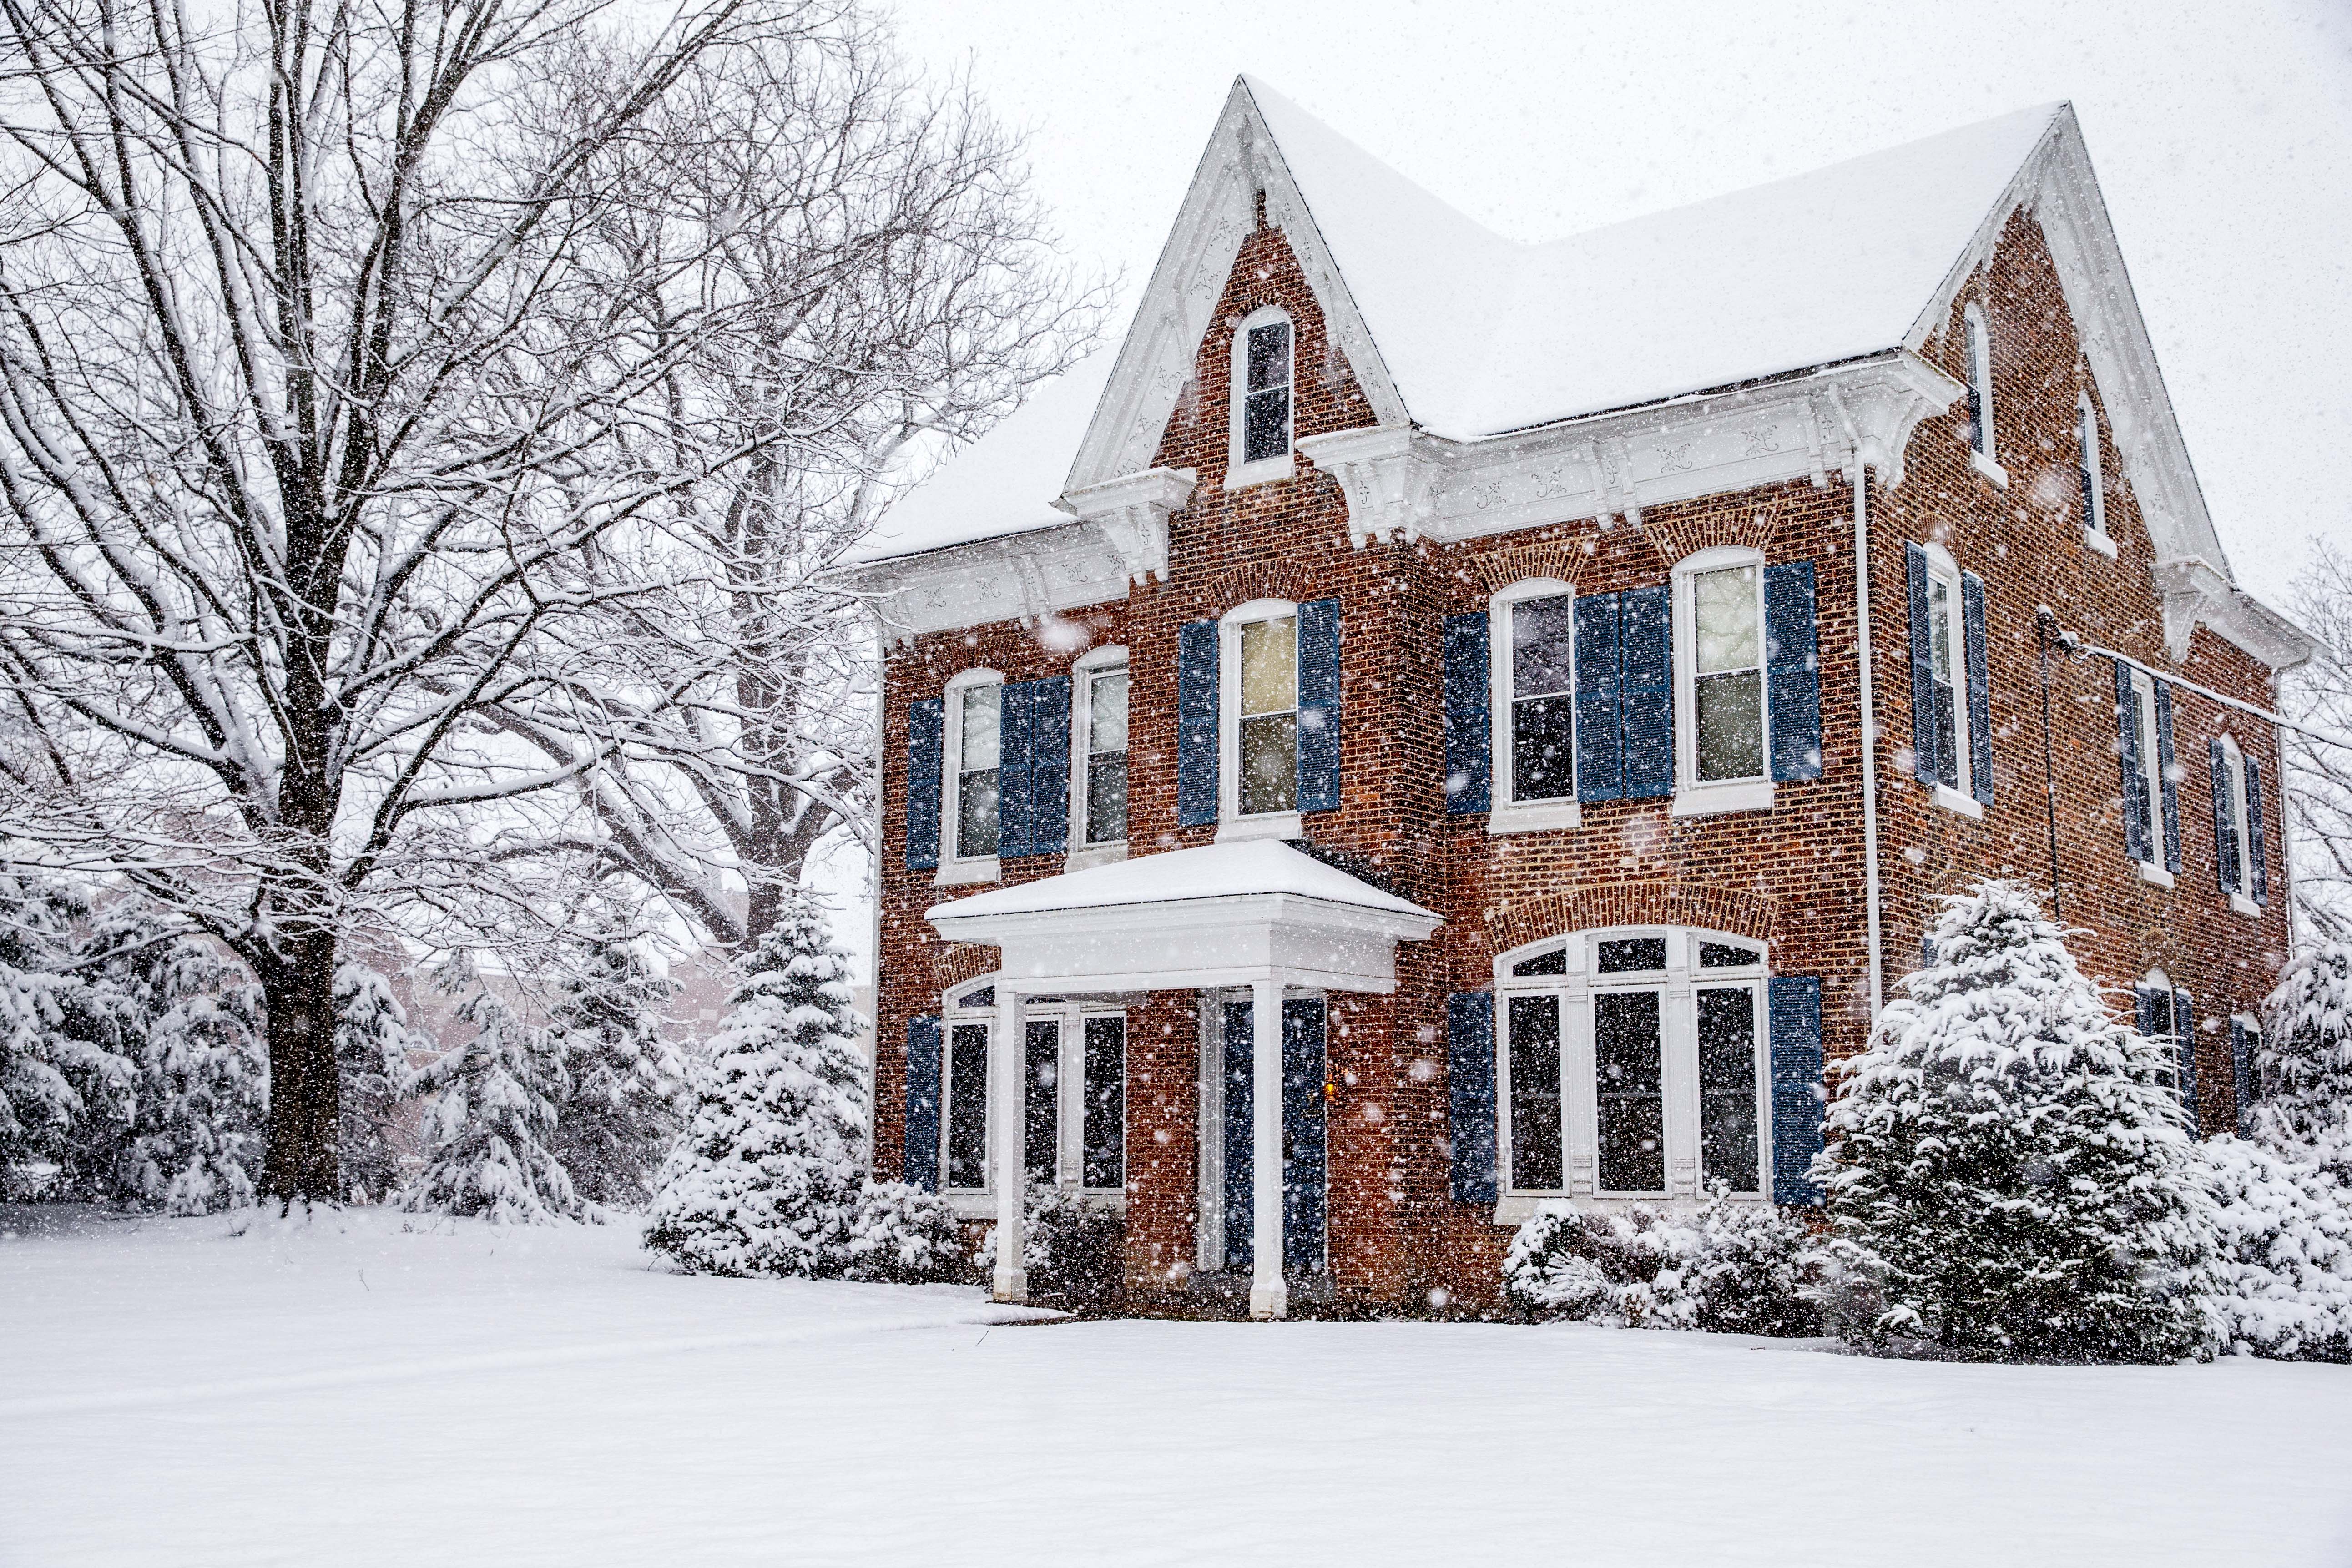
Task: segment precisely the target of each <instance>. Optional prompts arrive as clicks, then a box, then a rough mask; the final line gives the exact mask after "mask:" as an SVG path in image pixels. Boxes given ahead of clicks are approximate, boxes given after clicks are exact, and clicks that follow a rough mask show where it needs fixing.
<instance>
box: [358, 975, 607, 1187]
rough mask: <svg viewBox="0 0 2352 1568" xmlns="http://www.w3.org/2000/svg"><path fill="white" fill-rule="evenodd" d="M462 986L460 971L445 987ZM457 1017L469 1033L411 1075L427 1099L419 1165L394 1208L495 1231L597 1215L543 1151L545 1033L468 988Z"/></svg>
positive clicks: (547, 1114)
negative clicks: (482, 1223)
mask: <svg viewBox="0 0 2352 1568" xmlns="http://www.w3.org/2000/svg"><path fill="white" fill-rule="evenodd" d="M467 978H470V975H469V973H468V972H467V971H466V970H465V969H464V968H462V967H461V968H460V969H459V970H457V972H456V973H454V974H453V975H452V977H451V983H452V984H462V983H463V981H464V980H465V979H467ZM457 1016H458V1017H459V1018H460V1019H462V1020H463V1021H465V1022H467V1023H469V1024H472V1025H473V1026H475V1029H476V1033H475V1036H474V1037H473V1038H472V1039H471V1040H468V1041H467V1042H466V1043H465V1044H463V1045H460V1046H456V1047H451V1048H450V1049H449V1050H447V1051H445V1052H443V1053H442V1055H441V1056H440V1057H439V1058H436V1060H435V1061H433V1062H432V1063H431V1064H429V1065H428V1066H426V1067H425V1069H424V1070H423V1071H422V1072H420V1073H419V1074H418V1075H417V1078H416V1088H417V1089H418V1090H420V1091H421V1092H423V1093H425V1094H428V1095H431V1096H432V1097H433V1099H432V1101H431V1103H430V1104H429V1105H428V1106H427V1107H426V1110H425V1168H424V1169H423V1170H422V1171H420V1172H418V1173H417V1174H416V1176H415V1178H414V1179H413V1180H412V1181H410V1182H409V1184H407V1185H406V1186H405V1187H404V1188H402V1189H401V1192H400V1195H399V1198H398V1200H397V1202H398V1205H399V1206H400V1207H402V1208H404V1209H408V1210H411V1211H414V1212H416V1213H420V1214H450V1215H479V1216H481V1217H482V1218H485V1219H489V1220H494V1221H496V1222H498V1223H499V1224H501V1225H551V1224H553V1223H554V1222H555V1221H557V1220H559V1219H566V1218H593V1217H600V1216H599V1215H597V1214H596V1212H595V1211H594V1210H593V1209H591V1208H589V1207H588V1206H587V1205H583V1203H582V1202H581V1200H580V1194H578V1193H577V1192H576V1191H575V1190H574V1189H573V1187H572V1178H571V1176H570V1175H569V1174H568V1173H566V1172H565V1171H564V1169H563V1163H562V1161H560V1160H558V1159H557V1158H556V1157H555V1152H554V1151H553V1150H552V1149H551V1147H550V1142H551V1140H552V1138H553V1136H554V1133H555V1102H556V1099H557V1097H558V1096H559V1095H561V1094H562V1091H563V1064H562V1060H561V1059H560V1058H558V1057H557V1056H556V1054H555V1051H554V1049H553V1047H551V1046H550V1045H549V1043H548V1040H547V1036H546V1034H545V1032H544V1031H543V1030H539V1029H534V1028H532V1027H530V1026H529V1025H528V1024H527V1023H526V1022H525V1021H524V1020H523V1019H522V1018H521V1017H520V1016H518V1015H517V1014H516V1012H515V1010H514V1009H513V1008H512V1007H510V1006H509V1005H507V1004H506V1002H505V1001H504V1000H503V999H501V998H500V997H499V995H498V994H497V993H495V992H493V991H492V990H490V988H489V987H488V986H487V985H484V984H481V983H480V982H479V981H478V980H476V981H474V982H473V988H472V989H471V990H470V991H469V992H468V993H467V995H466V998H465V1000H464V1001H462V1002H460V1003H459V1004H458V1005H457Z"/></svg>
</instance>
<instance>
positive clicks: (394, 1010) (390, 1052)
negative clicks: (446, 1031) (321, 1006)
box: [335, 962, 436, 1204]
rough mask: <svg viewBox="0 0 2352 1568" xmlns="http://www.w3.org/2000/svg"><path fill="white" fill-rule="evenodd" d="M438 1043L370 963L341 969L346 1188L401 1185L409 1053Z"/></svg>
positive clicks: (384, 1191) (361, 1197) (378, 1189)
mask: <svg viewBox="0 0 2352 1568" xmlns="http://www.w3.org/2000/svg"><path fill="white" fill-rule="evenodd" d="M435 1044H436V1042H435V1041H434V1038H433V1037H432V1036H431V1035H429V1034H427V1033H425V1031H424V1030H422V1029H416V1028H411V1027H410V1026H409V1023H408V1012H407V1009H405V1008H404V1007H403V1006H401V1005H400V999H399V998H398V997H396V996H394V994H392V985H391V984H390V983H389V982H388V981H386V980H385V979H384V977H383V975H381V974H379V973H376V972H375V971H374V970H373V969H371V968H369V967H368V966H367V965H366V964H364V963H350V962H346V963H343V964H341V966H339V967H338V968H337V969H336V971H335V1070H336V1072H337V1074H338V1076H340V1077H341V1080H342V1104H341V1121H342V1125H341V1143H342V1148H341V1160H342V1173H343V1193H344V1195H345V1196H347V1197H349V1198H350V1199H351V1200H352V1202H353V1203H362V1204H364V1203H371V1202H381V1201H383V1199H385V1198H388V1197H390V1196H391V1195H392V1194H393V1192H394V1189H395V1188H396V1187H398V1186H399V1185H400V1138H399V1115H400V1107H401V1104H402V1102H403V1101H404V1100H406V1099H407V1098H408V1094H409V1086H410V1079H411V1078H412V1077H413V1076H414V1073H413V1070H412V1069H411V1068H410V1066H409V1053H410V1052H412V1051H429V1050H431V1049H433V1048H434V1046H435Z"/></svg>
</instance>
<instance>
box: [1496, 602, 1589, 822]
mask: <svg viewBox="0 0 2352 1568" xmlns="http://www.w3.org/2000/svg"><path fill="white" fill-rule="evenodd" d="M1510 616H1511V637H1510V659H1511V696H1510V715H1511V718H1510V723H1511V737H1510V752H1509V755H1510V759H1511V779H1510V798H1511V799H1512V800H1515V801H1530V800H1565V799H1569V798H1571V797H1572V796H1574V795H1575V794H1576V735H1575V722H1576V678H1575V674H1574V671H1573V669H1572V668H1571V660H1570V656H1571V655H1572V653H1573V652H1574V650H1575V647H1576V599H1575V596H1574V595H1569V594H1559V595H1553V596H1551V597H1549V598H1542V599H1522V600H1519V601H1518V602H1517V603H1516V604H1514V605H1511V606H1510Z"/></svg>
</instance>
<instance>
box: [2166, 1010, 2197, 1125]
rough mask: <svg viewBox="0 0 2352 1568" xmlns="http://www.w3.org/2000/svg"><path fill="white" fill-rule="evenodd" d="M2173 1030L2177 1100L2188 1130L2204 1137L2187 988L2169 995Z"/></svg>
mask: <svg viewBox="0 0 2352 1568" xmlns="http://www.w3.org/2000/svg"><path fill="white" fill-rule="evenodd" d="M2172 1032H2173V1038H2174V1040H2175V1041H2176V1042H2177V1045H2178V1048H2179V1052H2180V1103H2181V1106H2182V1108H2183V1109H2185V1110H2187V1111H2188V1112H2189V1134H2190V1135H2191V1136H2192V1137H2200V1138H2201V1137H2203V1136H2204V1132H2205V1127H2204V1121H2203V1119H2202V1118H2200V1116H2199V1115H2198V1113H2197V1004H2196V1003H2195V1002H2193V1001H2191V1000H2190V999H2189V993H2188V992H2186V991H2176V992H2174V993H2173V994H2172Z"/></svg>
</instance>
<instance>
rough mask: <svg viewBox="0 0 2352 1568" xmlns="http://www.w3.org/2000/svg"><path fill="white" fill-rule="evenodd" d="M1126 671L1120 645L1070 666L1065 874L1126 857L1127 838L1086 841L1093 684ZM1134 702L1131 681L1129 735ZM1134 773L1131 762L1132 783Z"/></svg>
mask: <svg viewBox="0 0 2352 1568" xmlns="http://www.w3.org/2000/svg"><path fill="white" fill-rule="evenodd" d="M1127 669H1128V659H1127V649H1126V647H1124V646H1122V645H1121V644H1118V643H1108V644H1105V645H1104V646H1103V647H1097V648H1090V649H1088V650H1087V653H1086V655H1085V657H1083V658H1080V659H1079V660H1078V661H1077V662H1076V664H1074V665H1072V666H1071V667H1070V837H1069V845H1070V848H1069V853H1068V855H1067V856H1066V858H1064V860H1063V864H1062V868H1063V869H1064V870H1065V871H1083V870H1085V869H1086V868H1087V867H1089V866H1107V865H1108V864H1110V862H1112V861H1114V860H1124V859H1126V858H1127V839H1126V837H1124V836H1121V837H1118V838H1115V839H1108V840H1106V841H1104V842H1103V843H1100V844H1089V843H1088V842H1087V788H1088V767H1089V764H1090V762H1091V759H1092V758H1093V756H1094V722H1095V705H1094V683H1095V681H1096V679H1097V678H1099V677H1101V676H1105V675H1108V674H1111V673H1112V672H1114V671H1117V672H1119V673H1126V671H1127ZM1134 700H1135V687H1134V684H1133V681H1132V679H1130V681H1129V686H1128V702H1129V707H1128V725H1129V731H1128V732H1129V735H1130V736H1132V735H1133V733H1134V723H1135V708H1134ZM1131 755H1132V753H1130V756H1131ZM1131 770H1132V763H1130V772H1129V782H1130V783H1132V781H1133V778H1134V774H1133V773H1132V771H1131ZM1130 809H1132V803H1131V802H1130Z"/></svg>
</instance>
